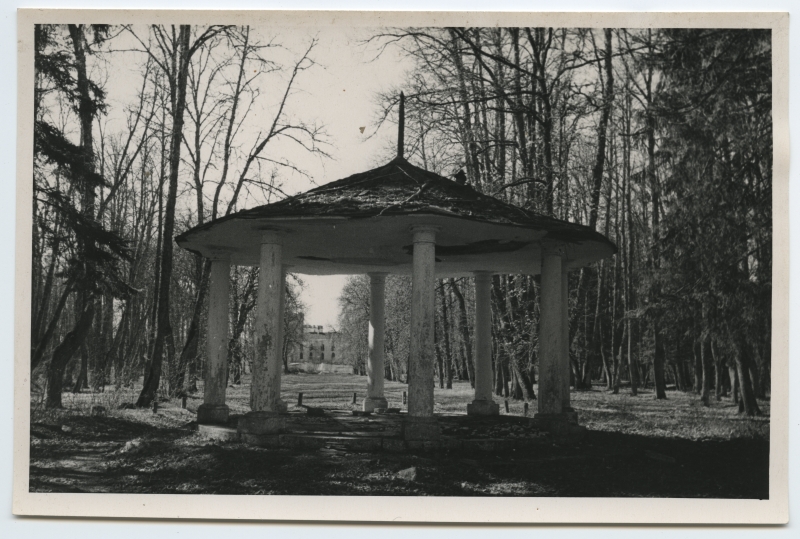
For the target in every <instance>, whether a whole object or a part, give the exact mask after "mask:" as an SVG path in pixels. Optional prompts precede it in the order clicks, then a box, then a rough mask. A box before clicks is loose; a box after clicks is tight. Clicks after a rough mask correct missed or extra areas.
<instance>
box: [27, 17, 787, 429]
mask: <svg viewBox="0 0 800 539" xmlns="http://www.w3.org/2000/svg"><path fill="white" fill-rule="evenodd" d="M318 46H325V45H324V44H323V43H319V42H318V38H310V39H309V40H308V41H307V43H306V44H305V46H303V47H294V48H293V49H289V48H286V47H281V46H279V44H278V40H277V39H276V38H273V37H272V36H264V35H259V33H258V32H256V31H251V29H249V28H247V27H222V26H211V27H188V26H186V27H183V26H181V27H177V26H174V27H170V26H166V27H136V28H133V27H114V26H112V27H101V26H92V27H88V26H80V25H76V26H58V27H46V26H40V27H37V34H36V67H37V86H36V95H35V102H36V111H35V116H36V124H35V151H36V162H35V168H34V182H35V183H34V185H35V188H34V199H35V200H34V230H33V238H34V245H33V248H34V256H33V262H34V264H33V267H32V272H33V290H32V298H33V312H32V342H31V354H32V356H31V357H32V360H31V367H32V371H33V377H32V380H33V381H34V384H35V385H36V387H37V388H39V390H40V392H41V394H42V396H43V399H44V403H45V405H46V406H47V407H59V406H60V404H61V394H62V390H63V389H64V387H65V384H66V385H67V387H69V388H71V389H72V390H73V391H81V390H82V389H84V388H92V389H94V390H96V391H102V390H104V389H105V388H106V386H108V385H109V384H111V385H114V386H116V387H122V386H125V385H131V384H133V383H135V382H136V381H137V380H138V379H139V376H140V375H141V374H144V381H143V387H142V389H141V392H140V394H139V399H138V402H137V404H138V405H140V406H148V405H149V404H150V403H151V402H152V400H153V399H154V398H156V395H157V394H158V393H159V392H161V393H162V395H164V396H172V397H174V396H178V395H181V394H183V393H186V392H190V391H193V390H194V389H195V386H196V380H197V378H198V376H201V374H200V373H202V366H203V360H204V358H203V350H202V346H199V343H202V342H203V318H204V316H205V314H204V306H205V293H206V285H207V281H208V271H209V269H208V265H207V264H206V263H204V262H203V261H202V260H197V259H195V258H194V257H193V256H192V255H190V254H188V253H185V252H182V251H180V250H175V249H174V247H173V242H172V241H171V239H172V238H173V237H174V235H176V234H178V233H180V232H182V231H183V230H185V229H187V228H188V227H190V226H193V225H195V224H198V223H201V222H204V221H206V220H208V219H213V218H215V217H217V216H220V215H224V214H227V213H229V212H231V211H235V210H237V209H241V208H244V207H249V206H252V205H255V204H258V203H264V202H268V201H274V200H277V199H279V198H282V197H284V196H287V190H289V187H288V184H290V183H291V180H292V178H296V177H298V176H303V175H304V170H303V168H302V166H301V164H299V163H298V162H297V161H294V160H288V159H286V158H285V157H283V155H284V152H282V151H281V149H282V146H281V145H286V144H288V145H291V146H295V147H296V148H299V150H300V151H302V152H305V153H307V154H308V156H309V157H319V158H322V159H325V158H327V157H329V148H330V142H331V141H330V140H329V138H328V134H327V132H326V131H325V127H324V126H322V125H320V124H319V123H318V122H317V121H316V119H315V118H313V117H310V118H309V117H307V116H306V115H305V114H304V111H303V107H302V100H301V99H302V98H301V97H298V96H296V95H295V94H294V92H293V91H294V90H295V89H296V88H297V87H296V86H295V84H296V82H297V81H299V80H300V78H301V77H304V76H309V73H310V72H311V71H312V70H313V69H315V68H317V67H318V66H316V65H315V62H314V53H315V48H317V47H318ZM358 46H361V47H371V48H372V50H373V51H375V54H376V55H381V54H390V53H393V54H397V55H399V56H400V57H402V58H404V59H405V60H406V61H407V62H408V63H409V66H410V67H409V68H408V69H407V70H406V71H405V73H404V78H403V80H402V81H401V82H398V83H396V84H394V85H387V87H386V89H385V90H384V92H382V93H381V94H380V95H378V96H377V97H376V103H375V115H376V116H375V118H376V119H375V121H374V122H373V125H374V126H375V127H374V129H377V127H378V126H380V125H381V124H382V123H384V122H388V123H392V122H394V121H396V103H397V95H398V93H399V91H400V90H403V91H405V93H406V95H407V98H408V99H407V121H406V123H407V128H406V129H407V135H406V141H407V149H406V153H407V155H408V156H409V159H410V160H412V161H414V162H416V163H417V164H420V165H421V166H423V167H424V168H428V169H429V170H433V171H435V172H438V173H441V174H443V175H449V176H453V177H456V178H460V177H462V176H463V177H464V178H465V180H466V181H467V182H468V183H469V184H470V185H472V186H473V187H474V188H476V189H478V190H480V191H483V192H485V193H489V194H493V195H495V196H498V197H500V198H504V199H505V200H508V201H510V202H512V203H515V204H518V205H520V206H523V207H526V208H528V209H531V210H533V211H536V212H539V213H543V214H547V215H552V216H554V217H558V218H563V219H568V220H571V221H574V222H580V223H583V224H587V225H588V226H590V227H592V228H595V229H597V230H599V231H601V232H603V233H604V234H606V235H607V236H609V237H610V238H612V239H613V240H614V241H615V242H616V243H617V245H618V247H619V253H618V254H617V256H616V257H614V258H613V259H612V260H608V261H603V262H601V263H599V264H597V265H594V266H591V267H589V268H586V269H584V270H582V271H579V272H573V275H572V276H571V283H570V285H571V286H570V288H571V297H570V341H571V345H572V346H571V351H572V352H571V358H570V361H571V366H572V369H571V370H572V379H573V380H572V382H573V385H574V387H575V388H576V389H587V388H589V387H591V385H592V384H593V383H597V381H598V380H599V381H600V383H602V384H605V385H606V386H607V387H608V389H609V390H612V391H615V392H617V391H620V387H622V386H625V387H627V388H629V390H630V391H631V392H634V393H635V392H636V391H637V387H638V386H640V385H646V384H651V385H652V386H654V388H655V394H656V396H657V398H666V396H667V395H666V387H667V384H672V385H674V386H675V388H676V389H679V390H683V391H696V392H698V393H699V394H700V398H701V399H702V401H703V402H704V403H705V404H708V403H709V401H710V398H711V394H712V393H714V396H715V397H716V398H717V399H719V398H721V397H722V396H723V395H725V394H730V395H731V396H732V397H733V398H735V399H737V400H738V401H739V403H740V410H741V411H742V412H744V413H746V414H748V415H755V414H758V413H759V409H758V404H757V401H756V398H757V397H758V398H765V397H766V396H767V395H768V394H769V388H770V367H771V364H770V357H771V354H770V348H769V346H770V332H771V323H770V316H769V313H770V301H771V272H772V267H771V262H772V253H771V237H772V236H771V232H772V230H771V219H772V211H771V200H772V120H771V108H772V100H771V46H770V35H769V31H763V30H760V31H758V30H718V29H712V30H624V29H593V30H592V29H556V28H519V29H518V28H500V29H498V28H492V29H475V28H466V29H464V28H444V29H426V28H420V29H397V30H386V29H384V30H381V31H380V32H378V31H376V32H374V33H373V34H372V35H370V36H367V37H365V38H363V39H362V40H361V42H360V43H359V45H358ZM122 55H124V56H125V57H126V58H128V60H126V61H127V62H129V63H128V64H127V65H128V67H129V68H131V67H132V66H135V69H137V70H138V72H139V73H140V74H141V76H140V80H139V84H137V86H136V87H137V92H136V94H135V98H134V99H131V100H130V102H128V103H126V104H125V105H124V107H122V110H123V111H124V117H125V119H126V121H125V122H124V127H123V128H121V129H120V128H119V126H118V125H117V126H115V127H116V128H115V129H109V128H108V123H104V121H103V119H104V118H105V117H107V115H108V114H109V104H108V103H107V102H106V95H105V91H104V80H105V79H104V78H107V77H108V71H107V70H106V71H104V66H108V65H109V63H111V64H114V63H115V62H120V61H121V60H120V58H122V57H123V56H122ZM132 55H133V56H132ZM132 57H133V58H136V60H135V61H131V60H130V58H132ZM112 58H114V59H113V60H112ZM307 72H308V73H307ZM269 77H272V78H273V79H271V80H274V82H273V83H272V84H271V85H270V88H275V87H277V88H281V89H282V91H277V92H263V90H262V88H263V86H261V85H260V84H259V83H258V82H257V81H259V80H264V79H266V78H269ZM292 100H295V101H294V104H295V106H296V109H292V107H291V105H292V104H293V101H292ZM264 101H267V105H266V106H264V104H263V102H264ZM254 111H259V112H260V114H259V113H255V112H254ZM296 111H299V112H296ZM251 122H252V123H251ZM251 125H256V126H258V127H256V128H253V127H250V126H251ZM283 147H285V146H283ZM389 152H390V149H389V147H386V148H385V149H384V155H385V156H388V155H389ZM377 160H378V162H380V160H381V159H380V155H379V156H378V157H377ZM385 160H388V158H387V159H385ZM289 192H293V190H292V191H289ZM232 277H233V279H234V283H235V286H234V297H233V301H232V303H233V305H232V312H231V318H232V328H233V333H232V336H231V341H230V343H231V344H230V356H231V377H232V379H233V381H234V383H235V382H237V381H239V377H240V376H241V373H242V372H244V371H245V370H246V365H247V363H248V360H249V357H251V354H252V350H251V348H252V347H251V345H250V340H249V337H248V336H249V331H248V328H249V327H250V326H251V325H252V306H253V302H254V300H255V297H254V296H255V283H256V282H257V274H256V271H255V270H254V269H248V268H237V269H236V270H235V271H234V273H233V275H232ZM294 283H295V285H294V286H297V285H299V282H298V281H296V280H295V281H294ZM294 286H293V285H291V280H290V286H289V289H288V292H289V298H290V301H288V302H287V305H288V308H287V312H286V313H285V316H286V321H287V323H288V325H289V327H290V328H291V327H294V328H297V327H298V320H299V319H300V318H299V316H298V315H299V313H300V312H302V305H301V304H299V302H297V301H296V297H297V293H296V289H295V288H294ZM471 286H472V285H471V282H470V280H468V279H461V280H455V279H451V280H447V281H446V282H442V283H441V284H440V286H439V288H438V298H439V300H438V306H437V309H438V318H437V333H438V334H439V335H440V336H441V338H439V339H437V342H438V343H439V344H440V346H439V347H438V348H437V377H438V383H439V384H440V385H441V386H442V387H449V385H450V384H451V383H452V379H453V377H459V378H461V379H465V380H466V379H469V380H471V379H472V350H471V334H472V328H471V325H470V324H471V319H472V316H471V308H472V306H471V295H472V289H471ZM388 288H389V291H388V294H387V295H388V297H389V300H388V301H389V306H388V309H387V313H388V321H387V357H388V361H387V365H386V377H387V378H389V379H397V380H402V379H403V376H404V373H405V368H406V365H407V351H406V350H405V348H404V346H405V343H406V342H407V340H408V339H407V331H408V329H407V327H408V324H407V298H406V297H405V292H406V290H407V286H406V285H405V284H404V283H403V282H402V280H401V279H390V282H389V287H388ZM365 290H366V289H365V287H364V281H363V279H358V278H356V279H353V280H351V281H350V282H349V283H348V286H347V287H346V288H345V290H344V293H343V295H342V298H341V304H342V307H343V310H342V316H341V319H340V329H341V330H342V332H343V333H345V335H346V337H347V340H348V342H349V343H350V346H349V348H350V353H349V355H350V357H352V358H353V359H354V368H355V369H356V370H357V371H360V370H363V359H364V356H365V344H366V318H365V317H366V311H365V308H364V307H365V299H364V298H365ZM537 298H538V284H537V280H536V278H534V277H530V276H498V277H495V279H494V282H493V311H494V316H493V321H494V328H493V334H494V349H495V353H494V357H493V364H494V372H495V380H496V391H497V392H498V394H503V395H506V396H509V397H511V398H525V399H526V400H530V399H533V398H535V394H534V391H533V384H534V382H535V378H536V365H537V358H536V353H537V343H536V328H537V326H538V299H537ZM287 336H288V338H287V342H286V345H287V347H288V346H291V344H292V342H293V339H294V340H295V341H296V340H297V339H298V338H299V330H297V329H295V331H291V330H290V331H287Z"/></svg>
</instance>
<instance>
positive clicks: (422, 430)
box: [401, 416, 441, 441]
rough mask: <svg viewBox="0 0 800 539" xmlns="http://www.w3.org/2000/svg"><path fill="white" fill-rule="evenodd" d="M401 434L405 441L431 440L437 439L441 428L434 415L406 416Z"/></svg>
mask: <svg viewBox="0 0 800 539" xmlns="http://www.w3.org/2000/svg"><path fill="white" fill-rule="evenodd" d="M401 434H402V436H403V438H404V439H405V440H406V441H433V440H438V439H439V435H440V434H441V430H440V429H439V422H438V421H437V420H436V418H435V417H423V416H408V417H407V418H406V419H405V421H403V426H402V429H401Z"/></svg>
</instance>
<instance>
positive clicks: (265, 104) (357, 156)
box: [103, 26, 411, 327]
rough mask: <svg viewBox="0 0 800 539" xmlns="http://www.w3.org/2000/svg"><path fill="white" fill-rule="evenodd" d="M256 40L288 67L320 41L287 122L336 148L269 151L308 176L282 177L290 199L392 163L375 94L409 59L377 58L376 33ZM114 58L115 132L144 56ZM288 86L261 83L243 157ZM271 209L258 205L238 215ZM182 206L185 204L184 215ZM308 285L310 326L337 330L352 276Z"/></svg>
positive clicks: (284, 145) (389, 128) (126, 43)
mask: <svg viewBox="0 0 800 539" xmlns="http://www.w3.org/2000/svg"><path fill="white" fill-rule="evenodd" d="M134 30H135V31H136V32H137V34H138V35H139V36H140V38H142V39H146V36H147V28H146V27H144V26H141V27H135V28H134ZM251 32H252V37H253V39H258V40H260V41H261V42H262V43H268V42H272V43H275V44H280V47H275V48H271V49H269V50H267V51H266V52H265V53H264V54H265V55H267V56H269V57H270V58H274V59H276V60H277V61H279V62H281V63H282V64H284V65H288V66H291V65H293V63H294V61H295V59H298V58H300V57H301V55H302V53H303V52H304V51H305V50H306V48H307V47H308V45H309V43H310V42H311V41H312V40H313V39H315V38H316V39H317V40H318V45H317V46H316V47H315V48H314V50H313V51H312V53H311V55H310V56H311V58H312V59H313V60H314V62H315V64H316V65H314V66H313V67H311V68H310V69H308V70H306V71H304V72H302V73H300V75H299V76H298V78H297V79H296V81H295V83H294V85H293V91H292V93H291V94H290V97H289V99H288V103H287V107H286V116H287V117H288V118H296V119H298V120H302V121H305V122H312V121H315V122H317V123H320V124H323V125H324V126H325V131H326V132H327V135H328V136H327V141H328V142H329V145H327V146H325V147H324V149H325V151H326V152H327V153H328V154H329V155H330V157H331V158H330V159H327V158H321V157H318V156H314V155H311V154H309V153H308V152H306V151H305V150H303V149H301V148H300V147H299V146H297V145H296V144H293V143H291V142H278V143H277V144H273V143H270V146H269V147H268V148H267V150H266V155H267V156H268V157H270V158H272V159H282V160H288V161H291V162H292V163H294V164H296V165H297V166H298V167H299V168H302V169H303V170H304V171H305V172H306V173H307V176H308V177H305V176H303V175H301V174H297V173H292V172H291V171H285V174H284V175H283V176H282V177H281V181H282V182H283V185H282V190H283V191H284V192H286V193H287V194H289V195H292V194H297V193H301V192H304V191H307V190H309V189H311V188H313V187H315V186H317V185H324V184H325V183H328V182H331V181H334V180H338V179H341V178H344V177H347V176H349V175H351V174H355V173H357V172H362V171H365V170H368V169H370V168H374V167H376V166H379V165H380V164H382V160H383V159H382V156H385V155H386V150H387V148H391V147H393V145H394V144H395V140H396V126H395V125H394V124H390V123H386V124H384V125H383V126H382V128H381V129H379V130H378V126H377V118H378V114H377V111H378V105H377V98H376V94H377V93H378V92H381V91H386V90H389V89H391V88H395V87H399V86H400V85H402V81H403V79H404V75H405V74H406V72H407V70H409V69H410V68H411V63H410V62H409V61H408V60H406V59H404V58H402V57H401V56H400V54H399V52H398V51H397V49H393V48H388V49H386V50H385V51H383V52H382V53H381V54H378V48H377V46H376V45H374V44H368V43H365V41H366V40H367V39H368V38H369V37H370V36H371V35H372V34H373V31H372V30H371V29H369V28H350V29H346V30H344V31H342V30H340V29H333V28H330V27H320V28H293V29H286V28H278V29H275V28H258V27H254V28H252V29H251ZM113 47H114V49H115V50H117V51H123V50H126V49H128V50H129V49H132V48H135V47H139V45H138V44H137V43H136V41H135V40H134V39H133V38H132V37H131V36H129V35H120V36H119V37H118V38H117V40H116V42H115V44H114V46H113ZM108 58H109V59H110V61H109V62H107V63H105V64H104V67H103V70H104V71H105V72H106V73H107V74H108V75H107V77H106V81H105V87H106V90H107V92H108V96H107V102H108V104H109V105H110V107H109V108H110V109H112V110H114V111H115V112H110V113H109V115H108V117H107V118H106V119H105V121H106V122H107V129H109V130H110V131H112V132H113V131H114V130H115V129H122V128H124V123H123V122H124V116H123V115H122V111H123V110H124V106H125V105H126V104H128V103H132V102H134V101H135V98H136V92H138V90H139V87H140V86H139V85H140V82H138V81H140V80H141V79H140V76H141V75H140V73H141V70H140V65H141V62H142V61H143V58H144V56H143V55H142V54H138V53H129V52H117V53H114V54H112V55H109V56H108ZM287 80H288V72H284V73H280V74H275V75H269V76H262V77H261V78H259V79H258V82H257V85H258V86H259V91H260V92H261V95H260V97H259V99H258V101H257V102H256V106H254V107H253V108H252V110H251V111H250V115H249V116H248V118H247V120H246V122H245V125H244V126H243V128H242V133H241V136H240V140H241V141H242V147H243V148H244V149H248V148H250V147H251V145H252V144H253V141H255V140H256V137H257V135H258V133H259V131H261V130H265V129H267V127H268V126H269V124H270V123H271V121H272V118H273V116H274V113H275V105H276V103H278V102H279V100H280V97H281V96H282V94H283V91H284V89H285V86H286V82H287ZM135 81H136V82H135ZM187 120H188V118H187ZM376 130H377V131H376ZM184 153H185V152H184ZM209 185H210V184H209ZM187 195H188V196H184V197H183V203H184V204H189V203H192V202H191V200H192V197H193V195H189V194H188V192H187ZM207 195H209V193H207ZM209 198H210V196H209ZM265 202H266V200H258V199H257V198H251V199H248V200H247V202H246V203H245V204H244V205H242V206H241V207H240V208H239V209H244V208H246V207H252V206H256V205H259V204H263V203H265ZM180 204H181V201H180V200H179V210H180ZM301 278H302V280H303V282H304V284H305V286H304V288H303V290H302V292H301V301H302V302H303V303H304V304H305V305H306V307H307V310H306V323H307V324H313V325H322V326H326V327H336V326H337V325H338V321H337V318H338V302H337V298H338V297H339V294H340V292H341V289H342V286H343V285H344V283H345V281H346V279H347V276H342V275H340V276H311V275H303V276H301Z"/></svg>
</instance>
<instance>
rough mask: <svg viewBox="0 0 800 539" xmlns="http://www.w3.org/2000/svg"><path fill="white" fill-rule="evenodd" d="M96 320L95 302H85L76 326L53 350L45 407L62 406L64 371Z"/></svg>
mask: <svg viewBox="0 0 800 539" xmlns="http://www.w3.org/2000/svg"><path fill="white" fill-rule="evenodd" d="M93 320H94V302H93V301H89V302H85V304H84V309H83V312H82V313H81V315H80V318H78V321H77V323H76V324H75V327H74V328H73V329H72V331H70V332H69V333H67V335H66V337H64V340H63V341H61V343H60V344H59V345H58V346H57V347H56V349H55V350H54V351H53V358H52V359H51V360H50V365H49V366H48V368H47V400H46V401H45V407H46V408H48V409H52V408H61V407H62V406H61V392H62V387H63V381H64V371H65V369H66V368H67V364H68V363H69V361H70V360H71V359H72V356H73V355H75V352H77V351H78V349H79V348H80V347H81V345H82V344H83V342H84V341H85V340H86V336H87V335H88V334H89V330H90V329H91V327H92V321H93Z"/></svg>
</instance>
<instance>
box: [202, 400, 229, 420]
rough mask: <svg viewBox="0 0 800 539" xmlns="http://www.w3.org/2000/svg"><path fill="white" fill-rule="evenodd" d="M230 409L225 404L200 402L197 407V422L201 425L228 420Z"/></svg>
mask: <svg viewBox="0 0 800 539" xmlns="http://www.w3.org/2000/svg"><path fill="white" fill-rule="evenodd" d="M229 412H230V409H229V408H228V406H227V405H225V404H205V403H204V404H201V405H200V406H199V407H198V408H197V422H198V423H199V424H201V425H207V424H221V423H225V422H227V421H228V413H229Z"/></svg>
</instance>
